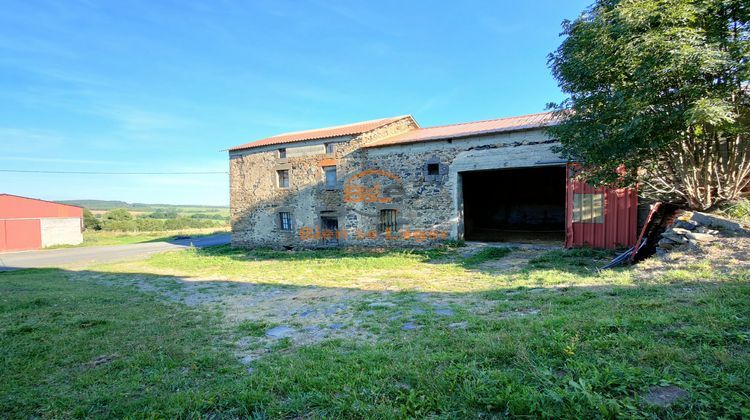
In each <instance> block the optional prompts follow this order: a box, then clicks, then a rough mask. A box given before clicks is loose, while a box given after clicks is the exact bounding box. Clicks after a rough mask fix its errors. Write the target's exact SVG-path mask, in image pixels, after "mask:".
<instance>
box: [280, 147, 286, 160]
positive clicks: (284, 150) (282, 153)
mask: <svg viewBox="0 0 750 420" xmlns="http://www.w3.org/2000/svg"><path fill="white" fill-rule="evenodd" d="M285 157H286V148H284V147H282V148H281V149H279V159H284V158H285Z"/></svg>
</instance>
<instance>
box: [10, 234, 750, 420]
mask: <svg viewBox="0 0 750 420" xmlns="http://www.w3.org/2000/svg"><path fill="white" fill-rule="evenodd" d="M463 253H464V250H463V249H460V248H459V249H442V250H429V251H411V252H405V251H389V252H373V251H337V250H336V251H307V252H293V253H292V252H275V251H269V250H256V251H252V252H246V251H241V250H235V249H232V248H229V247H217V248H213V249H205V250H186V251H179V252H172V253H165V254H159V255H156V256H153V257H151V258H150V259H148V260H145V261H136V262H128V263H120V264H114V265H108V266H100V267H93V268H90V269H89V270H87V271H63V270H53V269H48V270H22V271H16V272H7V273H0V317H2V323H0V352H1V353H0V354H1V356H0V361H1V363H2V366H0V368H1V370H2V372H3V380H2V381H0V412H2V413H3V414H4V415H5V416H8V417H70V416H73V417H124V416H128V417H176V416H180V417H193V416H206V417H250V416H252V417H259V418H268V417H270V418H278V417H376V418H394V417H395V418H403V417H426V416H437V417H504V416H533V417H540V416H545V417H579V418H591V417H619V416H627V417H711V418H717V417H726V418H739V417H747V416H750V398H748V396H750V380H749V379H748V378H750V357H749V356H750V355H749V354H748V352H749V350H750V305H748V302H750V284H749V283H748V280H749V276H748V273H747V272H745V271H734V272H732V271H729V272H718V271H715V270H714V269H712V267H711V266H710V265H709V264H708V263H707V262H700V263H696V264H691V265H688V266H685V267H682V268H680V269H674V270H671V271H668V272H664V273H662V275H659V276H650V277H648V278H646V277H642V276H641V272H640V271H639V269H620V270H615V271H608V272H604V273H599V272H597V270H596V267H598V266H601V264H602V262H604V261H606V260H607V258H609V257H610V256H611V255H610V254H608V253H604V252H593V251H585V250H576V251H562V250H559V251H529V250H521V249H513V250H510V251H482V252H480V253H479V254H474V255H462V254H463ZM280 326H284V327H287V329H288V330H290V331H292V332H291V333H290V334H288V335H287V336H285V337H280V338H275V337H271V336H269V333H270V332H271V331H272V329H274V328H278V327H280ZM668 387H676V388H677V389H679V390H682V391H684V393H685V395H684V396H683V397H682V398H680V399H678V400H675V401H674V402H673V403H672V404H671V405H669V406H659V405H655V404H652V403H649V401H651V400H653V398H652V397H653V395H655V394H658V393H659V392H660V391H659V390H663V389H670V388H668ZM671 389H674V388H671Z"/></svg>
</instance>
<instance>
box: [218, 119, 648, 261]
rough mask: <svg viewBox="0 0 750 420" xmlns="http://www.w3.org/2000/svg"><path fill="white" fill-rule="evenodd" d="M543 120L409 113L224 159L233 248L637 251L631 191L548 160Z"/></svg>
mask: <svg viewBox="0 0 750 420" xmlns="http://www.w3.org/2000/svg"><path fill="white" fill-rule="evenodd" d="M554 123H555V119H554V117H553V115H552V114H550V113H540V114H532V115H524V116H519V117H510V118H500V119H494V120H486V121H476V122H468V123H462V124H454V125H445V126H437V127H420V126H419V124H418V123H417V121H416V120H415V119H414V118H412V117H411V116H410V115H405V116H399V117H391V118H383V119H378V120H372V121H364V122H359V123H355V124H349V125H343V126H336V127H328V128H322V129H315V130H308V131H301V132H293V133H285V134H280V135H277V136H273V137H268V138H265V139H262V140H257V141H253V142H250V143H246V144H242V145H239V146H236V147H232V148H230V149H229V159H230V194H231V197H230V202H231V220H232V243H233V245H235V246H244V247H255V246H271V247H275V248H309V247H328V246H342V245H344V246H349V245H352V246H419V245H428V244H432V243H435V242H439V241H445V240H476V241H511V242H539V241H541V242H545V243H549V242H553V243H559V244H563V243H565V244H566V245H567V246H597V247H610V248H611V247H617V246H630V245H632V244H633V243H634V242H635V239H636V238H635V232H636V225H637V217H636V207H637V198H636V195H635V192H633V191H630V190H605V189H601V188H600V189H594V188H591V187H589V186H587V185H585V184H583V183H581V182H577V181H575V180H574V179H573V178H572V177H571V172H572V171H573V170H574V169H573V167H572V166H571V165H569V164H568V162H566V161H565V160H563V159H561V158H560V157H559V156H557V155H556V154H555V153H553V151H552V146H554V145H555V141H553V140H552V139H550V138H549V137H548V136H547V134H546V132H545V128H546V127H548V126H549V125H551V124H554Z"/></svg>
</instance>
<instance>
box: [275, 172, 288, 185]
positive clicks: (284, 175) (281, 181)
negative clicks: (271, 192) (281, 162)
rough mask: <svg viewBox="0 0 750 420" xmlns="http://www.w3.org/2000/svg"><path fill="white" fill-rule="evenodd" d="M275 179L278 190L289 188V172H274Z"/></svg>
mask: <svg viewBox="0 0 750 420" xmlns="http://www.w3.org/2000/svg"><path fill="white" fill-rule="evenodd" d="M276 178H277V181H278V186H279V188H289V170H288V169H280V170H278V171H276Z"/></svg>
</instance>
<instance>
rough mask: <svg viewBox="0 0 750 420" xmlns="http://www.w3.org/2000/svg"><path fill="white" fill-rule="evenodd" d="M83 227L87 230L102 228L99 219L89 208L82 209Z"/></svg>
mask: <svg viewBox="0 0 750 420" xmlns="http://www.w3.org/2000/svg"><path fill="white" fill-rule="evenodd" d="M83 227H84V228H85V229H87V230H88V229H91V230H101V228H102V226H101V224H100V223H99V219H97V218H96V216H94V214H93V213H91V210H89V209H83Z"/></svg>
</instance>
